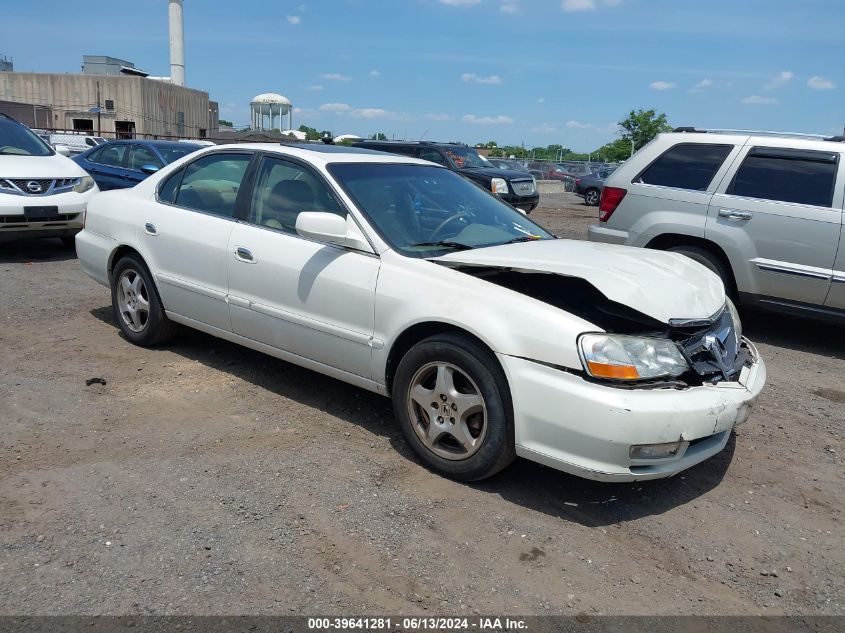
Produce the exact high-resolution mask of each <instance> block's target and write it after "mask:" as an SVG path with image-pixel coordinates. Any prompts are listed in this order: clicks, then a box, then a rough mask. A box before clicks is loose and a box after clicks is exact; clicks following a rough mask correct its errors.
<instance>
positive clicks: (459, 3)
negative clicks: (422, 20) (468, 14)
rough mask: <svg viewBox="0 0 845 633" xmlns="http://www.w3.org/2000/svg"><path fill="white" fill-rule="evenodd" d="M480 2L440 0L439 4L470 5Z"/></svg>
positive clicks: (477, 0) (478, 0) (472, 0)
mask: <svg viewBox="0 0 845 633" xmlns="http://www.w3.org/2000/svg"><path fill="white" fill-rule="evenodd" d="M480 2H481V0H440V4H445V5H448V6H450V7H471V6H472V5H474V4H478V3H480Z"/></svg>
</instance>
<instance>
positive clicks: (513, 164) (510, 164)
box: [487, 158, 528, 173]
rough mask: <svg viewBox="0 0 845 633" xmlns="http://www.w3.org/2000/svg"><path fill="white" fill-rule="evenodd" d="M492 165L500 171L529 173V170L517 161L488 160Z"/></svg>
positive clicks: (504, 159) (505, 159)
mask: <svg viewBox="0 0 845 633" xmlns="http://www.w3.org/2000/svg"><path fill="white" fill-rule="evenodd" d="M487 160H488V161H489V162H490V164H491V165H493V166H494V167H498V168H499V169H509V170H511V171H523V172H525V173H528V168H527V167H525V165H523V164H522V163H520V162H519V161H517V160H511V159H509V158H487Z"/></svg>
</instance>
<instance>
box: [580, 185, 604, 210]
mask: <svg viewBox="0 0 845 633" xmlns="http://www.w3.org/2000/svg"><path fill="white" fill-rule="evenodd" d="M600 199H601V192H600V191H599V190H598V189H596V188H594V187H591V188H590V189H587V190H586V191H585V192H584V204H586V205H587V206H589V207H595V206H598V204H599V200H600Z"/></svg>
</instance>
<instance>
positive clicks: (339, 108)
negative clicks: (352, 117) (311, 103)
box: [320, 103, 352, 112]
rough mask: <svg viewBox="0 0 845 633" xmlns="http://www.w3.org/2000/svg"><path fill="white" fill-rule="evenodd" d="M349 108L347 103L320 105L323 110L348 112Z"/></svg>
mask: <svg viewBox="0 0 845 633" xmlns="http://www.w3.org/2000/svg"><path fill="white" fill-rule="evenodd" d="M351 109H352V106H351V105H349V104H348V103H324V104H323V105H321V106H320V110H322V111H323V112H349V111H350V110H351Z"/></svg>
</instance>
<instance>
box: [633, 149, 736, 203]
mask: <svg viewBox="0 0 845 633" xmlns="http://www.w3.org/2000/svg"><path fill="white" fill-rule="evenodd" d="M732 149H733V145H711V144H709V143H680V144H678V145H675V146H674V147H672V148H671V149H669V150H668V151H667V152H664V153H663V155H662V156H660V158H658V159H657V160H656V161H654V162H653V163H652V164H651V165H649V166H648V167H647V168H646V170H645V171H644V172H642V173H641V174H640V175H639V176H638V177H637V178H635V179H634V182H635V183H641V184H646V185H662V186H664V187H674V188H676V189H690V190H692V191H705V190H706V189H707V187H709V186H710V181H711V180H713V176H715V175H716V172H717V171H719V167H721V165H722V163H723V162H725V158H727V156H728V154H730V152H731V150H732Z"/></svg>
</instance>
